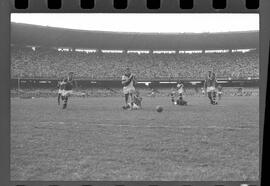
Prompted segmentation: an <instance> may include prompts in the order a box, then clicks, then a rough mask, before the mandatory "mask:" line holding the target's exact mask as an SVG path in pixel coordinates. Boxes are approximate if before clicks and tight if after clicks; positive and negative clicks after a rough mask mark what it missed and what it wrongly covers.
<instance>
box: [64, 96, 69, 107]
mask: <svg viewBox="0 0 270 186" xmlns="http://www.w3.org/2000/svg"><path fill="white" fill-rule="evenodd" d="M67 102H68V97H67V96H65V98H64V104H63V109H65V108H67Z"/></svg>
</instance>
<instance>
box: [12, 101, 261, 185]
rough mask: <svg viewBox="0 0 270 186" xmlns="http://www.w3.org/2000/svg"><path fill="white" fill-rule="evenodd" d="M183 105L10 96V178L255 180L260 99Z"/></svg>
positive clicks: (257, 165) (257, 173)
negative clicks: (128, 105)
mask: <svg viewBox="0 0 270 186" xmlns="http://www.w3.org/2000/svg"><path fill="white" fill-rule="evenodd" d="M186 99H187V101H188V104H189V105H188V106H182V107H181V106H174V105H172V104H171V102H170V98H164V97H156V98H144V100H143V109H142V110H133V111H128V110H123V109H122V108H121V107H122V105H123V101H124V100H123V98H120V97H106V98H94V97H91V98H75V97H72V98H71V99H70V102H69V105H68V108H67V109H66V110H62V108H61V106H58V105H57V100H56V98H36V99H19V98H12V99H11V180H13V181H14V180H18V181H19V180H31V181H32V180H44V181H48V180H57V181H64V180H65V181H70V180H72V181H79V180H85V181H86V180H93V181H94V180H123V181H135V180H137V181H139V180H147V181H150V180H151V181H159V180H162V181H171V180H177V181H191V180H193V181H195V180H196V181H221V180H223V181H228V180H232V181H239V180H241V181H242V180H248V181H254V180H258V179H259V97H252V96H251V97H224V98H222V100H221V101H220V103H219V104H218V105H210V104H209V101H208V99H207V98H206V97H187V98H186ZM157 105H162V106H163V108H164V111H163V112H162V113H158V112H156V111H155V107H156V106H157Z"/></svg>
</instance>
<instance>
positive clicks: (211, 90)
mask: <svg viewBox="0 0 270 186" xmlns="http://www.w3.org/2000/svg"><path fill="white" fill-rule="evenodd" d="M204 89H205V90H206V92H207V95H208V98H209V100H210V103H211V104H213V105H216V104H217V101H216V74H215V73H214V72H213V71H212V70H209V71H208V74H207V75H206V78H205V81H204Z"/></svg>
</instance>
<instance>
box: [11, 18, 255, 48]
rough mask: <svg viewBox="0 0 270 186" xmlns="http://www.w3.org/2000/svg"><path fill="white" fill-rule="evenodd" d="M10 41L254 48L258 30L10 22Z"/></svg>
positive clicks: (52, 44) (54, 44)
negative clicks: (134, 29)
mask: <svg viewBox="0 0 270 186" xmlns="http://www.w3.org/2000/svg"><path fill="white" fill-rule="evenodd" d="M11 43H12V44H15V45H33V46H46V47H73V48H91V49H110V50H113V49H121V50H148V49H149V50H201V49H208V50H209V49H235V48H257V47H258V46H259V32H258V31H246V32H245V31H243V32H226V33H201V34H197V33H196V34H195V33H181V34H172V33H168V34H165V33H162V34H158V33H127V32H103V31H84V30H73V29H65V28H54V27H46V26H37V25H29V24H22V23H11Z"/></svg>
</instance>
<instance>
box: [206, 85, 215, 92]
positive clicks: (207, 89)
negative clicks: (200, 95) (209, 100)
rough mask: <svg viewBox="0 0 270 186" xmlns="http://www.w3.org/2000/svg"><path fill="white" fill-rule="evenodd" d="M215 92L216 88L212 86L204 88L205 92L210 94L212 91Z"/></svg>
mask: <svg viewBox="0 0 270 186" xmlns="http://www.w3.org/2000/svg"><path fill="white" fill-rule="evenodd" d="M215 90H216V88H215V87H214V86H211V87H207V88H206V92H212V91H215Z"/></svg>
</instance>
